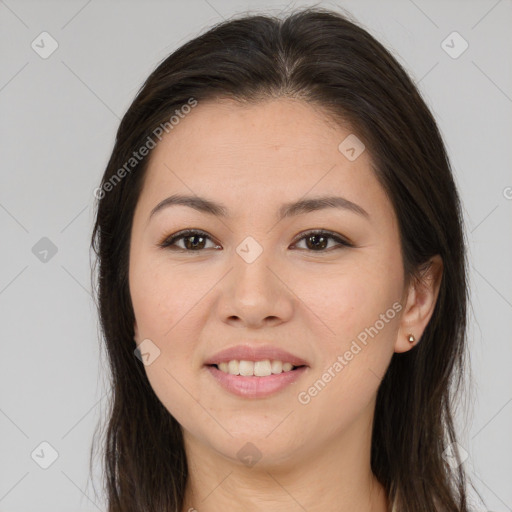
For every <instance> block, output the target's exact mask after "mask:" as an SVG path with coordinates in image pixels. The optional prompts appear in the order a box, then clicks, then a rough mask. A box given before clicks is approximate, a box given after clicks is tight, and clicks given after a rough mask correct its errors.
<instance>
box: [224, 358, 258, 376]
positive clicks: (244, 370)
mask: <svg viewBox="0 0 512 512" xmlns="http://www.w3.org/2000/svg"><path fill="white" fill-rule="evenodd" d="M229 364H231V361H230V362H229ZM239 369H240V375H245V376H247V377H248V376H250V375H254V363H253V362H252V361H240V366H239Z"/></svg>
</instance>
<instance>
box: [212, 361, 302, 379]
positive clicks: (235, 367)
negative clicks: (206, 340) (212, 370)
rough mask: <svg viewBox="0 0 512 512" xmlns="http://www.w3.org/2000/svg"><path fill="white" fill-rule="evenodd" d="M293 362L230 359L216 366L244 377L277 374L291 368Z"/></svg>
mask: <svg viewBox="0 0 512 512" xmlns="http://www.w3.org/2000/svg"><path fill="white" fill-rule="evenodd" d="M293 367H294V366H293V364H292V363H288V362H285V363H283V362H282V361H270V359H264V360H263V361H246V360H241V361H238V360H236V359H233V360H232V361H229V363H227V362H222V363H219V364H218V365H217V368H218V369H219V370H220V371H222V372H224V373H229V374H230V375H242V376H244V377H252V376H255V377H267V376H269V375H272V374H279V373H282V372H289V371H291V370H292V369H293Z"/></svg>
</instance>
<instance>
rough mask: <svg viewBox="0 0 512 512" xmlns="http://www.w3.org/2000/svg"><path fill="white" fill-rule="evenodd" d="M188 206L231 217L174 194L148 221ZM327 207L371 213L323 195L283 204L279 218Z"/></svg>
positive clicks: (207, 201)
mask: <svg viewBox="0 0 512 512" xmlns="http://www.w3.org/2000/svg"><path fill="white" fill-rule="evenodd" d="M176 205H182V206H188V207H190V208H193V209H194V210H197V211H199V212H202V213H207V214H209V215H214V216H216V217H223V218H229V217H230V215H229V210H228V209H227V208H226V207H225V206H224V205H222V204H220V203H217V202H215V201H212V200H210V199H206V198H204V197H199V196H189V195H182V194H174V195H172V196H170V197H167V198H166V199H164V200H163V201H160V202H159V203H158V204H157V205H156V206H155V207H154V208H153V209H152V210H151V213H150V214H149V218H148V222H149V220H150V219H151V217H153V215H155V214H156V213H157V212H159V211H161V210H163V209H164V208H168V207H170V206H176ZM326 208H340V209H343V210H347V211H351V212H353V213H356V214H358V215H361V216H363V217H366V218H367V219H369V217H370V215H369V213H368V212H367V211H366V210H365V209H364V208H363V207H362V206H359V205H358V204H356V203H353V202H352V201H349V200H348V199H345V198H344V197H340V196H321V197H314V198H311V199H300V200H298V201H295V202H291V203H285V204H283V205H282V206H281V207H280V208H279V211H278V220H282V219H284V218H286V217H292V216H295V215H300V214H304V213H308V212H313V211H318V210H323V209H326Z"/></svg>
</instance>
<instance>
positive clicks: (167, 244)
mask: <svg viewBox="0 0 512 512" xmlns="http://www.w3.org/2000/svg"><path fill="white" fill-rule="evenodd" d="M193 235H197V236H201V237H203V238H207V239H209V240H210V241H212V242H213V240H212V239H211V237H210V236H209V235H208V234H207V233H205V232H204V231H201V230H197V229H186V230H183V231H179V232H178V233H175V234H174V235H171V236H170V237H167V238H164V240H163V241H162V242H160V243H159V244H158V246H159V247H161V248H162V249H169V250H172V251H181V252H188V253H191V252H198V253H199V252H203V251H205V250H206V249H199V250H196V251H194V250H188V249H184V248H182V247H174V248H171V247H172V245H174V244H175V243H176V242H177V241H178V240H181V239H183V238H187V237H189V236H193ZM311 235H322V236H326V237H327V238H330V239H332V240H334V241H335V242H337V243H338V244H339V245H338V246H336V247H330V248H328V249H320V250H318V251H314V250H312V249H299V250H303V251H304V250H305V251H309V252H314V253H325V252H330V251H331V250H333V249H342V248H346V247H354V245H353V244H351V243H350V242H348V241H347V240H345V239H343V238H341V237H340V236H339V235H337V234H336V233H333V232H331V231H325V230H323V229H313V230H310V231H306V232H305V233H302V234H301V236H300V237H299V238H297V239H296V240H295V241H294V242H293V244H297V243H298V242H300V241H302V240H303V239H305V238H307V237H308V236H311Z"/></svg>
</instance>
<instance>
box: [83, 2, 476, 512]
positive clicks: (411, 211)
mask: <svg viewBox="0 0 512 512" xmlns="http://www.w3.org/2000/svg"><path fill="white" fill-rule="evenodd" d="M280 97H283V98H295V99H299V100H302V101H305V102H307V103H310V104H315V105H316V106H318V107H319V108H320V109H322V111H323V112H325V114H326V116H329V117H331V118H332V119H335V120H336V121H337V122H338V123H343V124H344V125H347V124H348V125H349V126H350V127H351V128H352V129H353V131H354V133H356V134H357V136H358V137H359V138H360V139H361V140H362V141H363V142H364V144H365V145H366V147H367V149H368V151H369V152H370V155H371V157H372V161H373V165H374V172H375V175H376V177H377V178H378V180H379V182H380V183H381V185H382V186H383V187H384V189H385V191H386V193H387V194H388V196H389V198H390V200H391V202H392V204H393V207H394V209H395V212H396V215H397V218H398V221H399V228H400V236H401V250H402V255H403V261H404V274H405V276H406V278H407V280H409V279H421V272H422V271H423V270H424V266H425V264H426V263H428V260H429V258H431V257H432V256H434V255H436V254H439V255H440V256H441V258H442V260H443V265H444V271H443V277H442V282H441V286H440V291H439V296H438V300H437V303H436V306H435V310H434V313H433V316H432V318H431V320H430V322H429V324H428V325H427V327H426V329H425V331H424V333H423V336H422V338H421V341H420V343H419V344H418V345H417V346H416V347H415V348H414V349H412V350H410V351H408V352H406V353H403V354H394V355H393V358H392V360H391V363H390V365H389V368H388V370H387V373H386V374H385V376H384V378H383V380H382V383H381V385H380V387H379V390H378V395H377V403H376V409H375V417H374V427H373V437H372V447H371V466H372V470H373V472H374V474H375V475H376V477H377V478H378V480H379V481H380V482H381V483H382V484H383V486H384V487H385V489H386V491H387V492H388V494H389V498H390V501H391V503H392V504H393V506H394V507H395V510H397V511H400V512H403V511H405V510H407V512H413V511H414V512H416V511H417V512H420V511H421V512H424V511H441V510H442V511H444V512H446V511H450V512H451V511H453V512H455V511H461V512H464V511H466V510H468V504H467V499H466V475H465V473H464V470H463V466H462V465H459V466H458V468H457V469H452V468H451V467H450V466H449V465H448V464H447V463H446V462H445V460H444V457H443V452H444V451H445V450H446V449H447V447H448V446H449V445H450V444H452V443H454V442H455V441H456V433H455V428H454V422H453V416H452V415H453V410H452V407H453V401H454V397H456V396H457V393H458V392H459V388H460V384H461V383H462V382H463V374H464V371H465V368H466V364H465V340H466V305H467V300H468V295H469V294H468V288H467V277H466V267H467V263H466V253H465V241H464V235H463V227H462V215H461V207H460V202H459V197H458V193H457V190H456V186H455V183H454V179H453V176H452V172H451V169H450V163H449V159H448V156H447V154H446V150H445V147H444V144H443V140H442V137H441V135H440V133H439V130H438V127H437V126H436V123H435V121H434V119H433V116H432V114H431V112H430V111H429V109H428V107H427V106H426V104H425V102H424V101H423V99H422V98H421V97H420V94H419V93H418V90H417V89H416V87H415V85H414V83H413V82H412V81H411V79H410V78H409V76H408V75H407V74H406V72H405V71H404V69H403V68H402V67H401V66H400V65H399V63H398V62H397V61H396V60H395V58H394V57H393V56H392V55H391V54H390V53H389V52H388V51H387V50H386V49H385V48H384V47H383V46H382V45H381V44H380V43H379V42H377V41H376V40H375V39H374V38H373V37H372V36H371V35H370V34H369V33H368V32H367V31H366V30H364V29H363V28H361V27H359V26H358V25H357V24H356V23H354V22H353V21H351V20H349V18H348V17H347V16H344V15H341V14H338V13H336V12H332V11H328V10H325V9H319V8H308V9H303V10H299V11H295V12H293V13H291V14H290V15H288V16H286V17H285V18H284V19H281V18H279V17H273V16H266V15H250V16H245V17H238V18H237V17H235V18H233V19H231V20H228V21H225V22H223V23H220V24H218V25H216V26H215V27H213V28H211V29H210V30H208V31H207V32H205V33H204V34H202V35H200V36H199V37H197V38H195V39H193V40H191V41H189V42H187V43H186V44H184V45H183V46H182V47H180V48H179V49H178V50H176V51H175V52H174V53H172V54H171V55H170V56H169V57H168V58H166V59H165V60H164V61H163V62H162V63H161V64H160V65H159V66H158V67H157V68H156V69H155V70H154V71H153V73H152V74H151V75H150V76H149V77H148V78H147V80H146V82H145V83H144V85H143V86H142V88H141V89H140V91H139V92H138V94H137V96H136V98H135V100H134V101H133V103H132V104H131V106H130V107H129V109H128V111H127V112H126V114H125V116H124V117H123V119H122V121H121V124H120V126H119V129H118V132H117V136H116V141H115V145H114V149H113V151H112V155H111V157H110V160H109V162H108V165H107V168H106V170H105V173H104V176H103V179H102V183H101V187H100V188H99V189H98V190H100V193H99V194H97V198H98V201H97V205H96V207H97V217H96V222H95V225H94V230H93V234H92V240H91V246H92V248H93V249H94V252H95V254H96V256H97V260H98V261H97V262H98V263H99V269H98V278H97V291H96V293H97V297H98V304H97V305H98V309H99V315H100V319H101V327H102V330H103V334H104V340H105V347H106V352H107V357H108V362H109V365H110V370H111V388H112V397H111V401H110V402H109V405H110V410H109V412H108V415H109V416H108V422H106V424H105V425H104V426H105V431H104V432H103V434H104V436H103V440H102V446H103V447H104V471H105V490H106V495H107V499H108V511H109V512H132V511H134V512H135V511H137V512H141V511H145V512H146V511H147V512H150V511H151V512H157V511H158V512H164V511H166V512H181V508H182V506H183V497H184V491H185V486H186V482H187V461H186V457H185V452H184V446H183V438H182V431H181V427H180V425H179V424H178V422H177V421H176V420H175V419H174V418H173V416H172V415H171V414H170V413H169V412H168V411H167V410H166V409H165V408H164V406H163V405H162V404H161V402H160V401H159V400H158V398H157V397H156V395H155V393H154V392H153V390H152V388H151V386H150V384H149V381H148V379H147V377H146V374H145V371H144V367H143V364H142V362H141V361H140V360H139V359H138V358H137V357H135V355H134V348H135V342H134V340H133V336H134V312H133V307H132V303H131V298H130V290H129V283H128V263H129V262H128V258H129V247H130V232H131V226H132V219H133V214H134V210H135V206H136V203H137V200H138V198H139V195H140V193H141V190H142V186H143V178H144V175H145V171H146V169H147V166H148V161H149V157H148V158H144V159H141V160H140V162H139V161H138V162H137V163H136V164H134V165H133V166H132V168H130V169H129V172H124V173H121V174H122V179H119V177H120V174H119V170H120V169H122V168H123V166H124V168H125V171H126V162H128V161H129V160H130V158H131V157H132V154H133V151H135V150H137V149H138V148H140V147H142V146H143V145H144V144H146V143H147V141H148V137H152V136H153V135H152V134H154V130H155V128H156V127H158V126H161V125H162V124H163V123H165V122H166V121H168V120H169V119H170V116H172V115H173V113H174V112H175V111H176V110H177V109H179V108H181V107H182V106H183V105H185V104H187V103H189V102H190V100H191V98H192V99H193V100H194V101H197V102H198V104H201V102H202V101H206V100H215V99H218V98H231V99H234V100H237V101H240V102H249V103H251V102H252V103H255V102H258V101H262V100H265V99H268V98H280ZM132 163H133V162H132ZM116 173H117V178H116V176H115V175H116ZM114 178H115V181H112V180H113V179H114ZM107 183H110V186H108V185H107ZM95 288H96V287H95Z"/></svg>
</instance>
